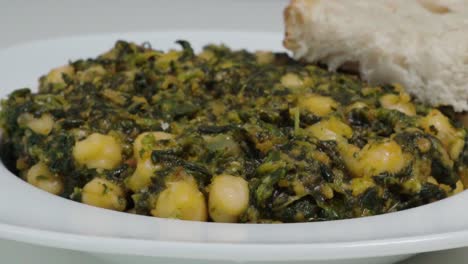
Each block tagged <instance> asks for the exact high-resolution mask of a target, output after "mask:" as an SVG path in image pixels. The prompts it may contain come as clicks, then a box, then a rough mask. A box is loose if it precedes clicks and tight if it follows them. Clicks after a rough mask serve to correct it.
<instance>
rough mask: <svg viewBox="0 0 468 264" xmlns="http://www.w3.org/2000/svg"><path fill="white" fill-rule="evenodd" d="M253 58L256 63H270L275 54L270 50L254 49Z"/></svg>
mask: <svg viewBox="0 0 468 264" xmlns="http://www.w3.org/2000/svg"><path fill="white" fill-rule="evenodd" d="M255 59H256V61H257V63H258V64H261V65H265V64H270V63H272V62H273V61H274V60H275V55H274V54H273V53H272V52H271V51H261V50H260V51H256V52H255Z"/></svg>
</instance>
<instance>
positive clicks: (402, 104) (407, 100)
mask: <svg viewBox="0 0 468 264" xmlns="http://www.w3.org/2000/svg"><path fill="white" fill-rule="evenodd" d="M379 101H380V104H381V105H382V107H384V108H386V109H390V110H397V111H400V112H402V113H404V114H406V115H409V116H414V115H416V107H415V106H414V105H413V104H412V103H411V97H410V96H409V95H408V94H406V93H400V96H398V95H395V94H386V95H384V96H382V97H380V100H379Z"/></svg>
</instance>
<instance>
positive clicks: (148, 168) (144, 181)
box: [126, 158, 161, 192]
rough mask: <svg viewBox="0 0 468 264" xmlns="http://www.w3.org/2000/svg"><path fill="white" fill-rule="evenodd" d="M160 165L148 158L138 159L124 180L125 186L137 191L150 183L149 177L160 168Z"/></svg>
mask: <svg viewBox="0 0 468 264" xmlns="http://www.w3.org/2000/svg"><path fill="white" fill-rule="evenodd" d="M160 168H161V166H160V165H156V164H153V162H152V161H151V159H150V158H147V159H145V160H139V161H138V163H137V167H136V170H135V172H134V173H133V174H132V176H130V177H129V178H128V180H127V182H126V185H127V187H128V188H129V189H130V190H132V191H134V192H137V191H139V190H141V189H143V188H145V187H147V186H149V185H150V183H151V177H153V175H154V173H155V172H156V171H157V170H158V169H160Z"/></svg>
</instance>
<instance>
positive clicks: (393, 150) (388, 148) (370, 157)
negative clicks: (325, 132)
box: [338, 140, 411, 177]
mask: <svg viewBox="0 0 468 264" xmlns="http://www.w3.org/2000/svg"><path fill="white" fill-rule="evenodd" d="M338 147H339V151H340V153H341V154H342V155H343V159H344V161H345V163H346V166H347V167H348V169H349V170H350V171H351V173H352V174H353V175H354V176H355V177H370V176H375V175H378V174H380V173H383V172H390V173H396V172H399V171H401V170H402V169H403V168H404V167H405V166H406V165H407V161H408V160H410V159H411V157H409V156H408V155H407V154H404V153H403V151H402V149H401V147H400V145H398V144H397V143H396V142H395V141H393V140H389V141H384V142H380V143H376V142H371V143H368V144H367V145H366V146H364V148H363V149H362V150H359V148H357V147H356V146H353V145H349V144H348V145H345V144H340V145H339V146H338Z"/></svg>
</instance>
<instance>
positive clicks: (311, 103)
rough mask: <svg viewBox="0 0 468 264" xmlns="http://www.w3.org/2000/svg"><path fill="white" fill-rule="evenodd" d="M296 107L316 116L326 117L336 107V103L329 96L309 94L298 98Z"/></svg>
mask: <svg viewBox="0 0 468 264" xmlns="http://www.w3.org/2000/svg"><path fill="white" fill-rule="evenodd" d="M298 106H299V108H300V109H305V110H307V111H309V112H310V113H312V114H314V115H316V116H326V115H328V114H329V113H331V112H333V111H334V110H335V109H336V108H337V107H338V103H337V102H336V101H335V100H333V98H331V97H329V96H322V95H318V94H310V95H308V96H305V97H302V98H299V102H298Z"/></svg>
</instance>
